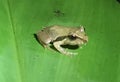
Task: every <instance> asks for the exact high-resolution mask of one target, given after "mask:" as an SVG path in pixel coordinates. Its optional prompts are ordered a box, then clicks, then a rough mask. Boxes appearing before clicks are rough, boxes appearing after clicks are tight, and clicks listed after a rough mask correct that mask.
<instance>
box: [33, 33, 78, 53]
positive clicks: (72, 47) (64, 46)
mask: <svg viewBox="0 0 120 82" xmlns="http://www.w3.org/2000/svg"><path fill="white" fill-rule="evenodd" d="M33 35H34V38H35V39H36V41H37V42H38V43H39V44H40V45H42V44H41V43H40V42H39V40H38V38H37V35H36V34H33ZM51 44H52V43H51ZM42 46H43V45H42ZM61 47H63V48H67V49H71V50H75V49H78V48H79V46H78V45H61ZM50 48H51V49H53V50H55V51H58V50H57V49H56V48H55V47H54V46H53V44H52V45H51V46H50Z"/></svg>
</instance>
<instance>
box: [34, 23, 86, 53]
mask: <svg viewBox="0 0 120 82" xmlns="http://www.w3.org/2000/svg"><path fill="white" fill-rule="evenodd" d="M36 35H37V39H38V41H39V42H40V43H41V44H42V45H43V46H44V47H47V48H49V46H50V44H52V45H53V46H54V47H55V48H56V49H57V50H58V51H59V52H60V53H62V54H65V55H75V54H77V53H73V52H69V51H67V50H66V48H63V47H62V46H61V45H78V46H81V45H82V44H85V43H87V42H88V36H87V35H86V33H85V29H84V27H83V26H79V27H65V26H60V25H53V26H48V27H46V28H44V29H42V30H40V31H39V32H38V33H37V34H36Z"/></svg>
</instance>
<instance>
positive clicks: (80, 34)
mask: <svg viewBox="0 0 120 82" xmlns="http://www.w3.org/2000/svg"><path fill="white" fill-rule="evenodd" d="M72 36H73V37H77V38H79V39H81V40H82V41H83V43H87V42H88V36H87V35H86V33H85V28H84V27H83V26H80V28H79V29H78V30H76V31H75V32H74V33H73V35H72Z"/></svg>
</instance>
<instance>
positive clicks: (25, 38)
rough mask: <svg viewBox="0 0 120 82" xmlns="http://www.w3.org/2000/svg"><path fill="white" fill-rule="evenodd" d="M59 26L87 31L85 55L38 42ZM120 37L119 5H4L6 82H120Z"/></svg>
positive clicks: (1, 49) (57, 1)
mask: <svg viewBox="0 0 120 82" xmlns="http://www.w3.org/2000/svg"><path fill="white" fill-rule="evenodd" d="M56 11H60V13H62V14H59V13H56ZM54 24H58V25H64V26H79V25H83V26H84V27H85V28H86V32H87V35H88V36H89V42H88V43H87V45H86V46H84V47H83V48H82V49H78V50H77V51H78V52H79V55H77V56H74V57H72V58H71V57H68V56H65V55H62V54H60V53H58V52H55V51H50V50H47V49H44V48H43V47H42V46H41V45H40V44H39V43H38V42H37V41H36V39H35V37H34V33H36V32H38V31H39V30H40V29H42V27H46V26H49V25H54ZM119 35H120V4H119V3H118V2H117V1H116V0H109V1H108V0H0V38H1V39H0V82H120V61H119V60H120V56H119V55H120V50H119V49H120V36H119Z"/></svg>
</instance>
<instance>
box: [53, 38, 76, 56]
mask: <svg viewBox="0 0 120 82" xmlns="http://www.w3.org/2000/svg"><path fill="white" fill-rule="evenodd" d="M66 40H67V39H63V40H62V41H56V42H54V43H53V45H54V47H55V48H56V49H57V50H58V51H59V52H61V53H62V54H65V55H76V54H77V53H72V52H68V51H66V49H65V48H63V47H61V45H64V42H65V41H66Z"/></svg>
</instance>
